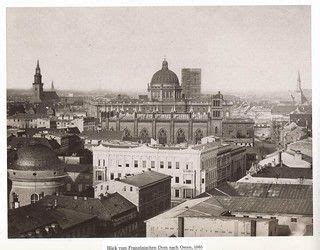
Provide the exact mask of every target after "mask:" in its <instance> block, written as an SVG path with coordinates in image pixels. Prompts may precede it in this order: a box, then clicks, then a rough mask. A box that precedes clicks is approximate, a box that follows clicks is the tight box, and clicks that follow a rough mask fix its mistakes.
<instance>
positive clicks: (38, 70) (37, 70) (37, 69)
mask: <svg viewBox="0 0 320 250" xmlns="http://www.w3.org/2000/svg"><path fill="white" fill-rule="evenodd" d="M36 74H41V71H40V66H39V59H38V60H37V67H36Z"/></svg>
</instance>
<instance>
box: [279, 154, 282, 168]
mask: <svg viewBox="0 0 320 250" xmlns="http://www.w3.org/2000/svg"><path fill="white" fill-rule="evenodd" d="M279 164H280V167H282V151H279Z"/></svg>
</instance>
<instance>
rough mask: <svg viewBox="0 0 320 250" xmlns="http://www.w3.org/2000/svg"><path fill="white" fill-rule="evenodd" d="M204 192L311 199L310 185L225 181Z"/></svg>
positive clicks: (220, 194) (224, 194) (208, 193)
mask: <svg viewBox="0 0 320 250" xmlns="http://www.w3.org/2000/svg"><path fill="white" fill-rule="evenodd" d="M206 193H207V196H208V195H210V194H211V195H216V196H247V197H260V198H284V199H312V185H298V184H269V183H245V182H226V183H223V184H221V185H220V186H218V187H216V188H213V189H211V190H208V191H206ZM204 196H206V195H205V193H204V195H203V197H204Z"/></svg>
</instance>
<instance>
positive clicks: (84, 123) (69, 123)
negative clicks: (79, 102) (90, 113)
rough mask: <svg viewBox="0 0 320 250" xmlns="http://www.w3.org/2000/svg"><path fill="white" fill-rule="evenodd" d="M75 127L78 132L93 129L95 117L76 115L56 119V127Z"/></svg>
mask: <svg viewBox="0 0 320 250" xmlns="http://www.w3.org/2000/svg"><path fill="white" fill-rule="evenodd" d="M73 127H77V128H78V129H79V131H80V132H83V131H93V130H95V119H94V118H93V117H76V118H72V119H66V117H64V118H63V119H58V120H57V128H58V129H64V128H73Z"/></svg>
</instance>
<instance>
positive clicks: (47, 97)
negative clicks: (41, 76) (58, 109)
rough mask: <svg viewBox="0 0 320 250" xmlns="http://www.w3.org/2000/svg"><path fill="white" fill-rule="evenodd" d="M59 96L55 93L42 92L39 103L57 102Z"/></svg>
mask: <svg viewBox="0 0 320 250" xmlns="http://www.w3.org/2000/svg"><path fill="white" fill-rule="evenodd" d="M59 99H60V98H59V96H58V95H57V93H56V92H55V91H43V92H42V96H41V101H43V102H50V101H55V100H59Z"/></svg>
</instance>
